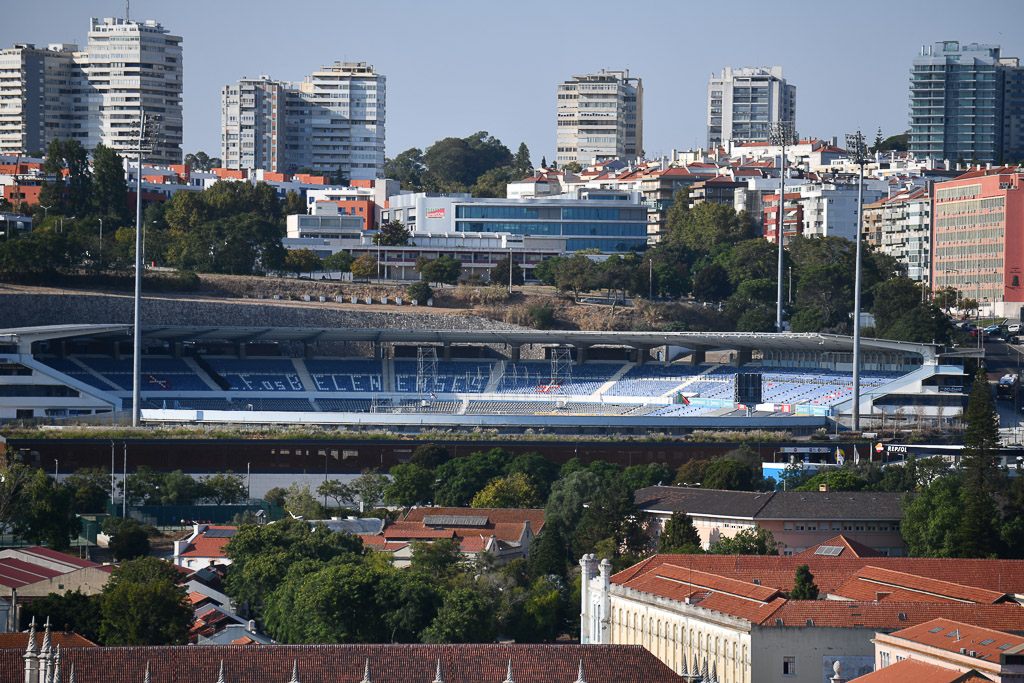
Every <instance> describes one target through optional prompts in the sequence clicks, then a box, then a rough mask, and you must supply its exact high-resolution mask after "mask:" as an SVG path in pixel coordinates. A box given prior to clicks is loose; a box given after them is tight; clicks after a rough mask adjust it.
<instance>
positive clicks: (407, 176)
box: [384, 147, 426, 191]
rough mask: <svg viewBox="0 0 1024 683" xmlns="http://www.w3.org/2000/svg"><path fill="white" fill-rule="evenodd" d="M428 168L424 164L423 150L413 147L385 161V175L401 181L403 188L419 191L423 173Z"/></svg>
mask: <svg viewBox="0 0 1024 683" xmlns="http://www.w3.org/2000/svg"><path fill="white" fill-rule="evenodd" d="M425 170H426V167H425V166H424V165H423V151H422V150H420V149H418V148H416V147H412V148H410V149H407V150H405V151H404V152H401V153H400V154H399V155H398V156H396V157H395V158H394V159H387V160H385V162H384V177H385V178H391V179H393V180H397V181H399V183H401V187H402V189H405V190H412V191H419V190H420V189H421V186H422V178H421V176H422V174H423V172H424V171H425Z"/></svg>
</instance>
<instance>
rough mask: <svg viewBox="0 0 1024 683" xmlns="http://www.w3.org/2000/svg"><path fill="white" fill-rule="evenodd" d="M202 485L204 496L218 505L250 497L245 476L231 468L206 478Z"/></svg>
mask: <svg viewBox="0 0 1024 683" xmlns="http://www.w3.org/2000/svg"><path fill="white" fill-rule="evenodd" d="M202 485H203V489H204V491H203V493H204V496H205V497H206V498H208V499H209V500H210V501H211V502H213V503H216V504H217V505H234V504H236V503H240V502H242V501H244V500H247V499H248V498H249V487H248V486H246V482H245V476H244V475H242V474H240V473H239V474H235V473H234V472H232V471H231V470H228V471H227V472H218V473H217V474H214V475H211V476H209V477H206V478H204V479H203V482H202Z"/></svg>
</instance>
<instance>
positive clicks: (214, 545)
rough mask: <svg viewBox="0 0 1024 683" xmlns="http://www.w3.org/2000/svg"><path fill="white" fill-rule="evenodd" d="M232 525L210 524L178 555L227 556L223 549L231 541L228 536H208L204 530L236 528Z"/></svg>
mask: <svg viewBox="0 0 1024 683" xmlns="http://www.w3.org/2000/svg"><path fill="white" fill-rule="evenodd" d="M236 528H237V527H233V526H210V527H207V529H205V530H204V531H203V533H201V534H199V536H197V537H196V538H195V539H194V540H193V541H192V542H191V543H189V544H188V547H187V548H185V550H183V551H182V552H181V555H180V557H225V558H226V557H227V553H226V552H224V549H225V548H226V547H227V545H228V543H229V542H230V541H231V539H230V538H209V537H207V536H206V531H209V530H210V529H236Z"/></svg>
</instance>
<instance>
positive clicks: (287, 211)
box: [281, 190, 306, 216]
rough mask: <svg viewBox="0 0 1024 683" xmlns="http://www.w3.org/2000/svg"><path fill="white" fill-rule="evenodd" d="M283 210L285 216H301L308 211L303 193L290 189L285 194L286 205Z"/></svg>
mask: <svg viewBox="0 0 1024 683" xmlns="http://www.w3.org/2000/svg"><path fill="white" fill-rule="evenodd" d="M281 212H282V213H283V214H284V215H285V216H301V215H303V214H305V213H306V202H304V201H303V199H302V195H301V194H299V193H298V192H296V191H295V190H288V192H287V194H285V196H284V206H283V207H282V209H281Z"/></svg>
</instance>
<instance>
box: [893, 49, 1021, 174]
mask: <svg viewBox="0 0 1024 683" xmlns="http://www.w3.org/2000/svg"><path fill="white" fill-rule="evenodd" d="M910 151H911V152H914V153H915V154H917V155H918V156H919V157H924V156H929V155H930V156H933V157H935V158H939V159H949V160H951V161H955V160H957V159H963V160H965V161H971V160H977V161H982V162H990V163H991V162H996V163H999V162H1003V161H1011V160H1017V159H1020V158H1021V157H1022V156H1024V69H1022V68H1021V67H1020V62H1019V60H1018V59H1017V58H1016V57H1003V56H1002V54H1001V51H1000V47H999V46H998V45H981V44H978V43H969V44H964V45H961V44H960V42H959V41H956V40H946V41H942V42H938V43H935V44H934V45H931V46H923V47H922V48H921V54H920V55H919V56H918V57H917V58H915V59H914V63H913V68H912V69H911V71H910Z"/></svg>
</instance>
